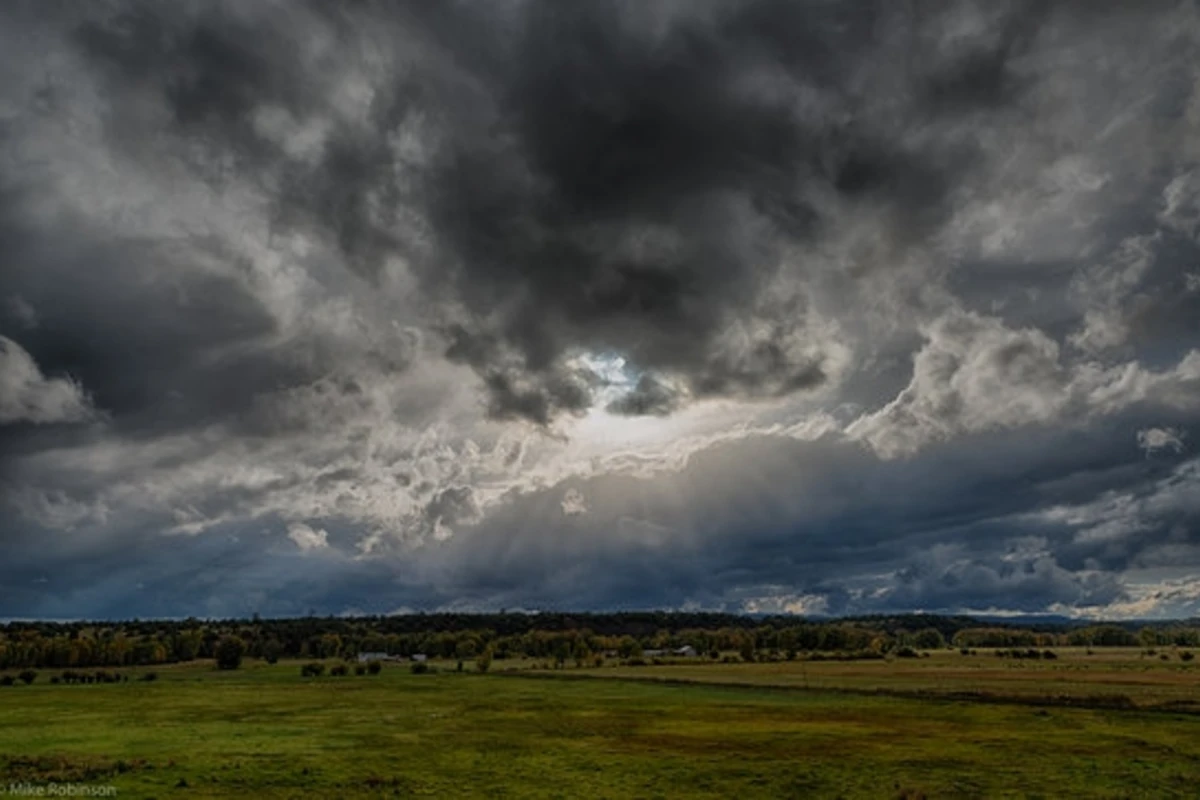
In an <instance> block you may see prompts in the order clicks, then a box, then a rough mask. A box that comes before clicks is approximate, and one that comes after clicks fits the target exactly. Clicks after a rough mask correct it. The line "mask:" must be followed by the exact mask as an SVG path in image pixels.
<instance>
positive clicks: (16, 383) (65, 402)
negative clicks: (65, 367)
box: [0, 336, 96, 425]
mask: <svg viewBox="0 0 1200 800" xmlns="http://www.w3.org/2000/svg"><path fill="white" fill-rule="evenodd" d="M95 413H96V412H95V409H94V408H92V405H91V403H90V402H89V400H88V398H87V395H85V394H84V392H83V389H82V387H80V386H79V384H78V383H76V382H75V381H73V380H71V379H70V378H48V377H46V376H45V375H43V374H42V372H41V370H40V369H38V365H37V363H36V362H35V361H34V360H33V358H32V357H31V356H30V355H29V353H27V352H26V351H25V349H24V348H22V347H21V345H19V344H17V343H16V342H14V341H13V340H12V339H9V338H7V337H5V336H0V425H3V424H11V423H18V422H32V423H34V424H38V425H40V424H47V423H53V422H83V421H85V420H88V419H91V418H92V417H94V416H95Z"/></svg>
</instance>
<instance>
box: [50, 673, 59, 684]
mask: <svg viewBox="0 0 1200 800" xmlns="http://www.w3.org/2000/svg"><path fill="white" fill-rule="evenodd" d="M50 683H52V684H54V685H55V686H57V685H58V684H60V683H62V678H60V677H59V676H57V675H51V676H50Z"/></svg>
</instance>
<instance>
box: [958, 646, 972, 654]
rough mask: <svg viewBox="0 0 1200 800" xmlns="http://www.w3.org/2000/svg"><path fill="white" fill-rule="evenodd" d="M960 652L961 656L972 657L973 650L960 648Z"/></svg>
mask: <svg viewBox="0 0 1200 800" xmlns="http://www.w3.org/2000/svg"><path fill="white" fill-rule="evenodd" d="M958 652H959V654H960V655H964V656H969V655H971V649H970V648H968V647H960V648H958Z"/></svg>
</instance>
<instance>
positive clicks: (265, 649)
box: [0, 612, 1200, 669]
mask: <svg viewBox="0 0 1200 800" xmlns="http://www.w3.org/2000/svg"><path fill="white" fill-rule="evenodd" d="M230 641H233V642H234V644H235V645H236V646H237V649H239V650H241V651H242V652H244V654H245V655H246V656H247V657H250V658H262V659H266V660H268V661H275V660H278V659H280V658H306V659H314V658H316V659H323V658H353V657H356V656H357V655H358V654H359V653H362V652H372V653H387V654H390V655H394V656H399V657H408V656H412V655H415V654H425V655H427V656H428V657H430V658H458V659H463V658H474V657H477V656H479V655H481V654H483V653H487V654H489V656H490V657H494V658H496V659H505V658H516V657H528V658H537V659H547V660H552V661H554V662H556V663H559V664H563V663H566V662H568V661H569V662H574V663H585V662H588V661H590V660H592V659H594V658H595V657H597V656H603V655H605V654H607V655H610V656H615V657H620V658H633V657H638V656H641V655H642V654H643V651H646V650H668V649H673V648H680V647H684V646H690V647H692V648H693V649H694V650H695V651H696V653H698V654H699V655H700V656H702V657H718V656H720V655H721V654H723V653H726V654H728V653H736V654H738V657H740V658H742V659H746V660H755V659H767V658H771V659H774V658H796V657H797V656H801V655H803V654H806V653H809V654H815V653H822V654H824V653H842V654H860V655H864V656H865V655H871V654H874V655H886V654H889V653H898V652H900V651H902V650H912V649H918V650H920V649H925V650H928V649H936V648H943V647H958V648H979V647H995V648H1013V647H1030V648H1032V647H1038V648H1046V647H1058V646H1068V645H1069V646H1088V647H1113V646H1140V647H1163V646H1184V647H1197V646H1200V620H1189V621H1176V622H1167V623H1153V624H1150V623H1127V624H1084V623H1067V622H1060V623H1039V624H1026V623H1024V622H1023V623H1022V624H1012V623H1004V622H995V621H991V620H981V619H978V618H975V617H965V616H953V617H951V616H932V615H923V614H912V615H894V616H875V617H857V618H845V619H835V620H811V619H803V618H798V617H792V616H778V617H752V616H739V615H732V614H716V613H691V612H631V613H611V614H595V613H499V614H455V613H438V614H406V615H393V616H375V617H304V618H296V619H258V618H254V619H242V620H198V619H186V620H173V621H162V620H150V621H148V620H130V621H125V622H11V623H8V624H5V625H0V669H4V668H9V667H90V666H96V667H116V666H135V665H151V664H164V663H171V662H179V661H191V660H195V659H207V658H213V657H214V656H215V655H216V654H217V651H218V648H219V647H220V645H221V643H222V642H224V643H226V644H228V643H229V642H230Z"/></svg>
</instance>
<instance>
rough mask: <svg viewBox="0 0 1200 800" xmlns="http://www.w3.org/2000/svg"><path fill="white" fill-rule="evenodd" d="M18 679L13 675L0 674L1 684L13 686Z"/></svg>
mask: <svg viewBox="0 0 1200 800" xmlns="http://www.w3.org/2000/svg"><path fill="white" fill-rule="evenodd" d="M14 683H16V679H15V678H13V676H12V675H0V686H12V685H13V684H14Z"/></svg>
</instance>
